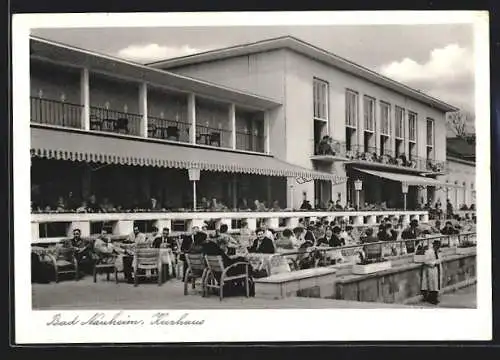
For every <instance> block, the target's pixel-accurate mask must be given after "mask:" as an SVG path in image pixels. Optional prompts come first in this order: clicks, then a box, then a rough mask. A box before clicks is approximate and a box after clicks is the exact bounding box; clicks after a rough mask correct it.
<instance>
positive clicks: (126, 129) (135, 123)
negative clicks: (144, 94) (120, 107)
mask: <svg viewBox="0 0 500 360" xmlns="http://www.w3.org/2000/svg"><path fill="white" fill-rule="evenodd" d="M141 121H142V115H139V114H131V113H128V112H122V111H116V110H109V109H103V108H99V107H94V106H91V107H90V130H98V131H106V132H113V133H119V134H127V135H136V136H139V135H140V134H141Z"/></svg>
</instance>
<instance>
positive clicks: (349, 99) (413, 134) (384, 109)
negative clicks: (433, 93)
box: [313, 79, 434, 146]
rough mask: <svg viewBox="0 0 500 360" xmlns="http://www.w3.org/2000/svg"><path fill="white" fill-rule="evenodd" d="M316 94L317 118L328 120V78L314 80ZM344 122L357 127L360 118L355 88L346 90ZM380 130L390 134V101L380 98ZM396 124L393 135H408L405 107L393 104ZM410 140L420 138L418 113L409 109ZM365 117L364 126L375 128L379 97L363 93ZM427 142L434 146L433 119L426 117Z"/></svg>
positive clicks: (314, 95) (384, 133) (386, 134)
mask: <svg viewBox="0 0 500 360" xmlns="http://www.w3.org/2000/svg"><path fill="white" fill-rule="evenodd" d="M313 97H314V101H313V103H314V119H315V120H322V121H328V120H329V119H328V99H329V93H328V82H326V81H324V80H320V79H314V81H313ZM345 100H346V104H345V105H346V107H345V125H346V126H347V127H350V128H353V129H356V128H357V127H358V122H359V95H358V93H357V92H356V91H352V90H346V95H345ZM379 104H380V134H381V135H384V136H388V137H389V136H391V132H392V126H391V125H392V124H391V104H389V103H387V102H384V101H382V100H381V101H380V102H379ZM394 111H395V124H394V137H395V138H396V139H401V140H404V139H405V119H406V110H405V109H404V108H402V107H400V106H397V105H396V106H394ZM407 116H408V141H409V142H412V143H416V142H417V114H416V113H414V112H412V111H408V114H407ZM363 120H364V130H365V131H367V132H375V124H376V99H375V98H373V97H370V96H368V95H365V96H363ZM427 146H434V120H433V119H431V118H427Z"/></svg>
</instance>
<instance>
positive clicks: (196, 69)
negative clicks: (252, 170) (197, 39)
mask: <svg viewBox="0 0 500 360" xmlns="http://www.w3.org/2000/svg"><path fill="white" fill-rule="evenodd" d="M149 65H150V66H153V67H156V68H160V69H164V70H168V71H171V72H176V73H178V74H182V75H187V76H190V77H193V78H197V79H203V80H206V81H210V82H214V83H218V84H221V85H224V86H229V87H232V88H236V89H239V90H242V91H245V92H249V93H254V94H259V95H261V96H265V97H268V98H270V99H273V100H274V101H276V102H279V103H281V104H282V106H280V107H277V108H274V109H272V110H271V111H269V113H268V116H269V126H270V129H269V136H270V141H269V146H270V147H269V151H270V153H271V154H272V155H274V156H276V157H278V158H281V159H283V160H285V161H287V162H290V163H293V164H296V165H299V166H302V167H305V168H310V169H317V170H322V171H328V172H332V173H335V174H337V175H339V176H341V177H342V176H346V175H347V176H348V177H349V181H348V182H347V186H346V184H345V183H339V184H336V183H334V182H330V181H323V180H315V181H314V182H312V181H311V182H306V183H302V184H297V183H295V181H293V179H289V180H288V188H289V191H287V193H288V199H287V203H288V204H290V203H292V202H293V205H294V207H297V206H299V204H300V202H301V201H302V199H303V198H307V199H309V200H317V199H321V200H322V201H323V202H324V201H327V200H329V199H333V200H334V201H335V200H337V199H340V200H341V202H342V203H346V202H347V201H351V202H354V200H355V196H354V180H355V179H361V180H369V181H364V182H363V190H362V191H361V193H360V199H359V201H360V202H361V204H362V203H363V202H365V201H367V202H370V203H381V202H386V203H387V205H388V206H389V207H400V206H402V205H403V196H402V186H401V184H402V183H405V184H406V185H409V189H408V206H409V207H414V206H416V204H417V202H419V201H422V200H423V201H424V202H425V201H426V200H428V201H433V200H434V198H435V189H436V188H437V187H439V186H446V185H445V184H440V183H439V182H438V181H437V180H435V179H434V178H435V177H436V176H437V175H443V174H444V173H445V170H446V166H445V162H446V141H445V140H446V128H445V114H446V112H449V111H457V110H458V109H457V108H455V107H454V106H452V105H449V104H446V103H444V102H443V101H440V100H438V99H435V98H433V97H431V96H429V95H426V94H424V93H422V92H420V91H418V90H415V89H412V88H409V87H408V86H405V85H403V84H401V83H398V82H396V81H393V80H391V79H388V78H386V77H384V76H382V75H379V74H377V73H375V72H373V71H370V70H368V69H366V68H363V67H361V66H359V65H357V64H354V63H352V62H350V61H348V60H346V59H343V58H340V57H338V56H336V55H334V54H332V53H329V52H327V51H325V50H323V49H320V48H317V47H315V46H313V45H311V44H308V43H306V42H303V41H301V40H299V39H296V38H293V37H289V36H286V37H280V38H275V39H270V40H265V41H259V42H256V43H251V44H244V45H238V46H234V47H230V48H224V49H219V50H214V51H209V52H205V53H201V54H195V55H189V56H185V57H180V58H175V59H168V60H165V61H160V62H156V63H153V64H149ZM324 135H329V136H331V137H332V138H333V140H334V142H335V146H334V148H335V154H334V155H320V154H316V153H315V145H316V144H317V143H318V142H319V140H320V139H321V138H322V137H323V136H324ZM373 155H375V157H377V158H378V159H375V160H374V159H370V157H373ZM397 158H399V159H400V160H396V159H397ZM362 159H367V160H366V161H365V160H362ZM424 175H425V177H424ZM448 186H450V187H451V186H455V184H454V183H449V184H448ZM426 198H427V199H426Z"/></svg>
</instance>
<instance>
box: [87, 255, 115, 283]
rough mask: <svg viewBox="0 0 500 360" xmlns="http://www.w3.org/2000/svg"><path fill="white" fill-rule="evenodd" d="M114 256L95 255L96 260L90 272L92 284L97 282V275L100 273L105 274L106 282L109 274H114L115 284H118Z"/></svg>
mask: <svg viewBox="0 0 500 360" xmlns="http://www.w3.org/2000/svg"><path fill="white" fill-rule="evenodd" d="M116 258H117V256H116V255H110V256H100V255H97V254H96V258H95V261H94V268H93V271H92V274H93V277H94V282H97V273H100V272H102V271H105V272H106V280H107V281H109V274H110V273H114V274H115V282H116V283H117V284H118V270H117V268H116V265H115V262H116Z"/></svg>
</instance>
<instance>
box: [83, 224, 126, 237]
mask: <svg viewBox="0 0 500 360" xmlns="http://www.w3.org/2000/svg"><path fill="white" fill-rule="evenodd" d="M133 230H134V221H133V220H118V221H117V222H116V223H115V224H114V226H113V235H129V234H131V233H132V231H133ZM82 235H83V234H82Z"/></svg>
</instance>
